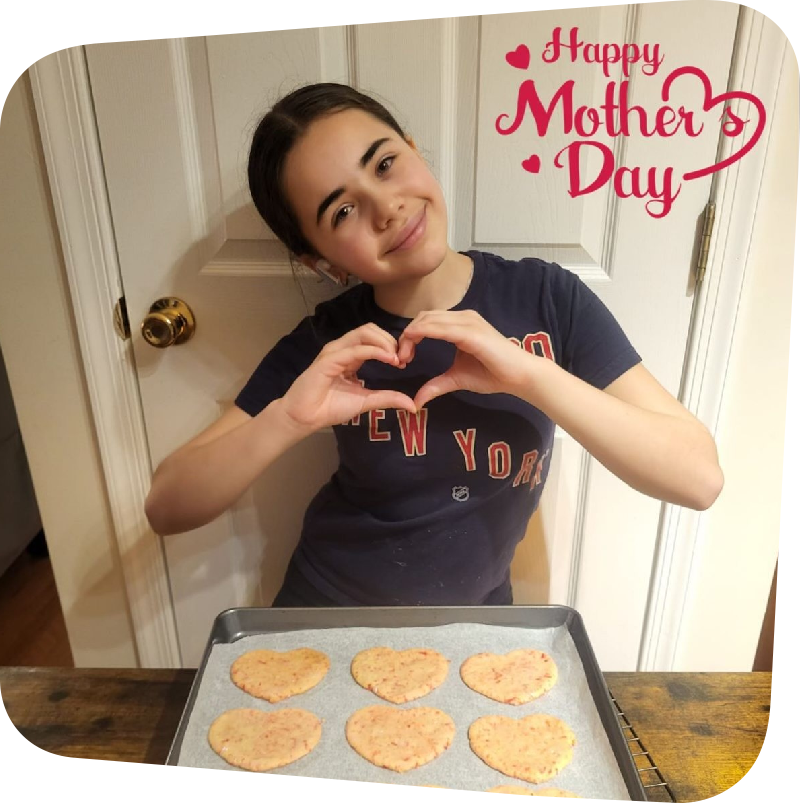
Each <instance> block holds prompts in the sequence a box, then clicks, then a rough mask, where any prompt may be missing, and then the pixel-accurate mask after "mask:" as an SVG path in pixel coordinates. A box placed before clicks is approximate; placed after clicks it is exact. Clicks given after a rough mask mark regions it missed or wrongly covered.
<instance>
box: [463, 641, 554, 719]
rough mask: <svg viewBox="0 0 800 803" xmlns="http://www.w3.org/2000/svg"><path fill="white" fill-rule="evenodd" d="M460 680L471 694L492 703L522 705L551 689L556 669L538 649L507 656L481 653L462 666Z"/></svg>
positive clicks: (520, 651)
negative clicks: (482, 696)
mask: <svg viewBox="0 0 800 803" xmlns="http://www.w3.org/2000/svg"><path fill="white" fill-rule="evenodd" d="M461 679H462V680H463V681H464V683H466V684H467V686H469V687H470V688H471V689H472V690H473V691H476V692H478V693H479V694H483V695H484V696H486V697H489V698H490V699H492V700H497V701H498V702H500V703H509V704H510V705H521V704H522V703H529V702H530V701H531V700H535V699H536V698H537V697H541V696H542V695H543V694H544V693H545V692H546V691H548V690H549V689H552V688H553V686H555V684H556V680H557V679H558V669H557V668H556V664H555V661H553V659H552V658H551V657H550V656H549V655H548V654H547V653H546V652H541V651H540V650H513V651H512V652H509V653H506V655H495V654H494V653H491V652H481V653H478V654H477V655H473V656H471V657H470V658H467V660H466V661H464V663H463V664H461Z"/></svg>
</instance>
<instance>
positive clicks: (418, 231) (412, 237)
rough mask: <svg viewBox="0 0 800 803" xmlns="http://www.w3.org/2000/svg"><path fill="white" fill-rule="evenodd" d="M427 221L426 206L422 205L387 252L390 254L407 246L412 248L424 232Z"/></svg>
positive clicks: (405, 248) (406, 248)
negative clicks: (420, 209)
mask: <svg viewBox="0 0 800 803" xmlns="http://www.w3.org/2000/svg"><path fill="white" fill-rule="evenodd" d="M427 222H428V216H427V207H425V206H423V207H422V211H421V212H420V213H419V214H418V215H415V216H414V218H413V219H412V220H410V221H409V222H408V223H407V224H406V225H405V226H404V227H403V229H402V231H401V232H400V234H399V235H398V237H397V240H396V242H395V244H394V245H393V246H392V247H391V248H390V249H389V250H388V251H387V253H389V254H390V253H392V252H394V251H406V250H408V249H409V248H413V247H414V246H415V245H416V244H417V242H418V241H419V239H420V238H421V237H422V235H423V234H425V229H426V227H427Z"/></svg>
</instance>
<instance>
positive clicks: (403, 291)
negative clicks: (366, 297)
mask: <svg viewBox="0 0 800 803" xmlns="http://www.w3.org/2000/svg"><path fill="white" fill-rule="evenodd" d="M472 267H473V266H472V260H471V259H470V258H469V257H468V256H465V255H464V254H459V253H458V252H457V251H453V250H452V249H451V248H448V249H447V254H446V256H445V258H444V259H443V260H442V262H441V264H440V265H439V267H438V268H436V270H434V271H431V272H430V273H429V274H427V275H426V276H421V277H419V278H413V279H408V280H407V281H403V282H393V283H392V284H388V285H378V286H376V287H375V288H374V293H375V303H376V304H377V305H378V306H379V307H380V308H381V309H383V310H386V312H389V313H391V314H392V315H399V316H400V317H402V318H413V317H415V316H416V315H418V314H419V313H420V312H422V311H423V310H447V309H451V308H452V307H455V306H456V304H458V303H459V302H460V301H461V299H462V298H464V294H465V293H466V292H467V288H468V287H469V284H470V281H471V279H472Z"/></svg>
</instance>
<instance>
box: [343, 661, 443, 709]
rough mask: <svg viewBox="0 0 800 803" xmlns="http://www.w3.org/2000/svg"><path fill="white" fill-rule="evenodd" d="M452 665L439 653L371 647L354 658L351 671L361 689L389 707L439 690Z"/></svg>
mask: <svg viewBox="0 0 800 803" xmlns="http://www.w3.org/2000/svg"><path fill="white" fill-rule="evenodd" d="M449 663H450V662H449V661H448V660H447V658H445V657H444V656H443V655H442V654H441V653H439V652H436V650H425V649H412V650H393V649H392V648H391V647H372V648H370V649H368V650H362V651H361V652H360V653H358V655H356V657H355V658H353V661H352V663H351V664H350V671H351V672H352V674H353V678H354V679H355V681H356V683H358V685H359V686H363V687H364V688H365V689H369V690H370V691H371V692H373V693H375V694H377V695H378V697H382V698H383V699H384V700H388V701H389V702H390V703H407V702H409V701H410V700H416V699H418V698H420V697H423V696H424V695H426V694H428V692H431V691H433V689H435V688H436V687H437V686H440V685H441V684H442V683H443V682H444V679H445V678H446V677H447V667H448V664H449Z"/></svg>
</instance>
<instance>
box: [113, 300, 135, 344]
mask: <svg viewBox="0 0 800 803" xmlns="http://www.w3.org/2000/svg"><path fill="white" fill-rule="evenodd" d="M114 331H115V332H116V333H117V334H118V335H119V336H120V339H122V340H127V339H128V338H129V337H130V336H131V324H130V321H129V320H128V308H127V306H126V305H125V296H123V297H122V298H121V299H120V300H119V301H117V303H116V304H114Z"/></svg>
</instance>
